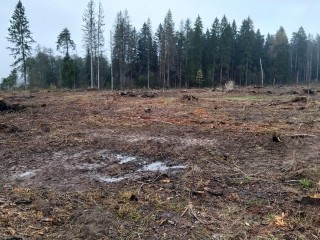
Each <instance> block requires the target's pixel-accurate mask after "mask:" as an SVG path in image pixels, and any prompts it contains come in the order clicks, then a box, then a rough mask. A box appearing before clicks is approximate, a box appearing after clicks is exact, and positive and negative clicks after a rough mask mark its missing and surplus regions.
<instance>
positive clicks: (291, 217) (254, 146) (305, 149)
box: [0, 85, 320, 240]
mask: <svg viewBox="0 0 320 240" xmlns="http://www.w3.org/2000/svg"><path fill="white" fill-rule="evenodd" d="M307 88H308V87H307V86H290V87H288V86H282V87H265V88H253V87H251V88H238V89H234V90H233V91H231V92H221V91H212V89H194V90H167V91H164V92H163V91H149V92H145V91H132V92H107V91H52V92H50V91H31V92H30V91H24V92H0V107H1V109H0V110H1V111H0V183H1V185H0V239H7V240H9V239H10V240H14V239H15V240H17V239H23V240H26V239H287V240H289V239H319V238H320V214H319V212H320V211H319V210H320V160H319V156H320V144H319V141H320V114H319V112H320V92H319V91H320V86H319V85H313V86H311V88H310V89H311V90H312V91H311V92H309V93H310V94H308V91H306V89H307Z"/></svg>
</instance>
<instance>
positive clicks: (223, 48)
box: [219, 15, 233, 84]
mask: <svg viewBox="0 0 320 240" xmlns="http://www.w3.org/2000/svg"><path fill="white" fill-rule="evenodd" d="M232 40H233V39H232V29H231V26H230V23H229V22H228V20H227V18H226V16H225V15H224V16H223V18H222V19H221V22H220V38H219V57H220V84H222V79H223V75H225V77H226V78H229V76H230V73H229V71H230V61H231V51H232Z"/></svg>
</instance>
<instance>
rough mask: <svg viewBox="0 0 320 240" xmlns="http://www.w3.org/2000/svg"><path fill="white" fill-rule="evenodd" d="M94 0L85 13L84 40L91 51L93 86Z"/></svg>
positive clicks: (91, 0)
mask: <svg viewBox="0 0 320 240" xmlns="http://www.w3.org/2000/svg"><path fill="white" fill-rule="evenodd" d="M94 7H95V4H94V1H93V0H90V1H89V2H88V5H87V9H86V10H85V12H84V14H83V17H82V19H83V21H84V25H83V29H82V30H83V34H84V36H83V41H84V45H85V48H86V49H89V51H90V85H91V88H93V86H94V85H93V81H94V72H93V51H94V37H95V19H96V16H95V11H94Z"/></svg>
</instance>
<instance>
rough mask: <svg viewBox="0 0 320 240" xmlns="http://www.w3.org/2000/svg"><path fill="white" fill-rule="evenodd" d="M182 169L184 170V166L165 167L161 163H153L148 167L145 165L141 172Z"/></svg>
mask: <svg viewBox="0 0 320 240" xmlns="http://www.w3.org/2000/svg"><path fill="white" fill-rule="evenodd" d="M184 168H186V166H184V165H176V166H167V165H165V164H164V163H163V162H154V163H150V164H148V165H145V166H144V167H143V168H142V171H152V172H164V171H168V170H174V169H184Z"/></svg>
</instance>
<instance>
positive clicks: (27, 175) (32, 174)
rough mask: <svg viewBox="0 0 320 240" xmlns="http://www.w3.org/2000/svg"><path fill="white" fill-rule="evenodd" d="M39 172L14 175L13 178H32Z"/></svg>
mask: <svg viewBox="0 0 320 240" xmlns="http://www.w3.org/2000/svg"><path fill="white" fill-rule="evenodd" d="M36 172H37V170H34V171H27V172H24V173H20V174H14V175H13V176H12V178H13V179H19V178H31V177H34V176H35V175H36Z"/></svg>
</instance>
